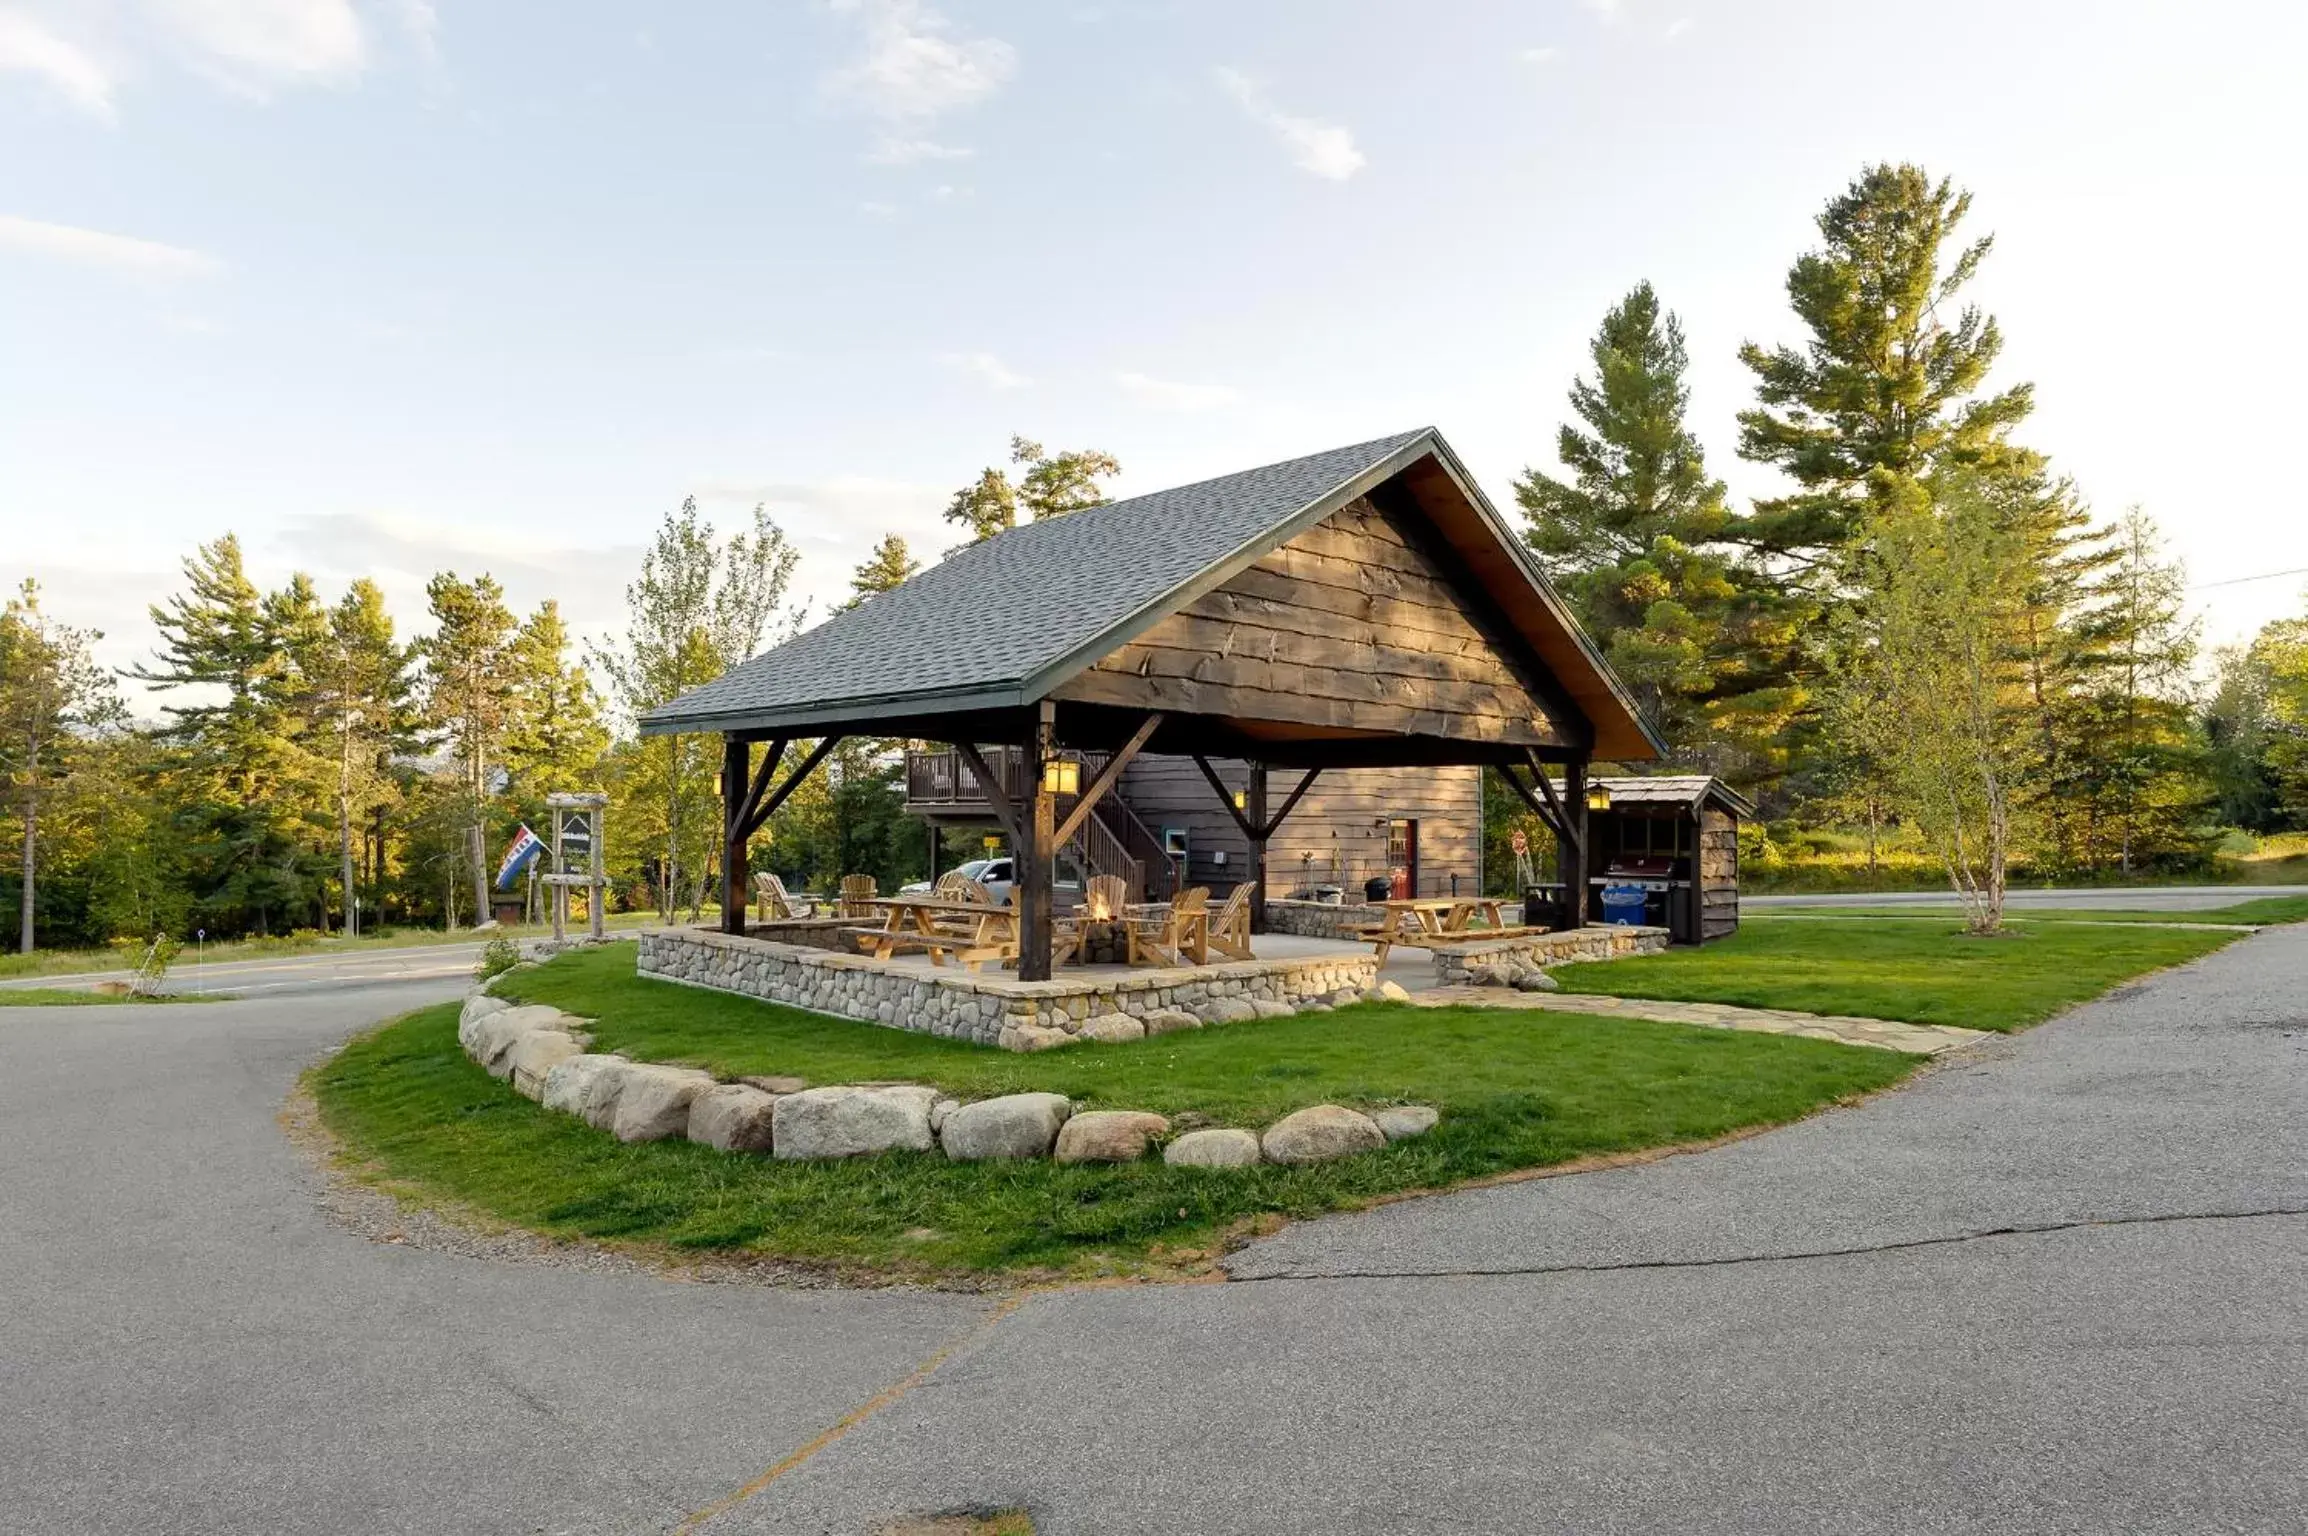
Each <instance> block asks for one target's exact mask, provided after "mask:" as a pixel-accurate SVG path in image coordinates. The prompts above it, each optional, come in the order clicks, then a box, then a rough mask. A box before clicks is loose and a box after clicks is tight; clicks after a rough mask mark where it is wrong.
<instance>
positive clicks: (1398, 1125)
mask: <svg viewBox="0 0 2308 1536" xmlns="http://www.w3.org/2000/svg"><path fill="white" fill-rule="evenodd" d="M1441 1118H1442V1111H1441V1110H1438V1109H1430V1108H1428V1107H1427V1106H1426V1105H1424V1104H1396V1105H1394V1106H1392V1107H1391V1108H1387V1109H1374V1110H1372V1111H1371V1112H1370V1122H1371V1124H1373V1125H1375V1126H1377V1127H1378V1129H1379V1133H1380V1134H1381V1135H1383V1136H1384V1137H1386V1139H1387V1140H1389V1141H1405V1140H1408V1139H1409V1138H1410V1137H1413V1136H1424V1135H1425V1134H1426V1133H1427V1132H1429V1131H1431V1130H1433V1129H1434V1128H1435V1122H1436V1121H1437V1120H1440V1119H1441Z"/></svg>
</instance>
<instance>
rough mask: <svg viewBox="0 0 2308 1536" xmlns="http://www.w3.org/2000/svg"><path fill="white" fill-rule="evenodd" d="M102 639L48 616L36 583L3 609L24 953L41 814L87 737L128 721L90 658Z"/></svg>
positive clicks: (1, 642) (1, 690)
mask: <svg viewBox="0 0 2308 1536" xmlns="http://www.w3.org/2000/svg"><path fill="white" fill-rule="evenodd" d="M102 638H103V637H102V635H100V634H98V633H97V632H95V631H93V630H82V629H72V628H69V627H67V626H65V625H62V624H59V623H56V622H55V621H54V620H52V619H50V618H49V617H48V615H47V614H45V613H43V612H42V611H41V608H40V585H39V583H37V582H34V581H26V582H25V583H24V585H23V586H22V587H21V588H20V589H19V590H18V592H17V595H16V596H15V597H13V598H11V599H9V602H8V606H7V608H6V609H5V610H0V784H5V785H6V787H7V791H8V799H9V803H10V805H11V806H12V808H13V809H14V810H15V812H16V815H17V819H18V822H19V827H18V831H19V834H20V841H19V844H18V848H19V863H18V866H17V871H18V873H17V880H18V887H17V900H18V907H19V911H18V930H17V946H18V948H19V949H20V950H21V951H22V952H23V953H25V954H30V953H31V952H32V947H33V940H34V927H35V919H36V916H37V912H38V895H37V890H36V887H37V881H38V866H39V852H40V815H41V811H42V809H43V807H44V806H45V804H46V803H47V801H48V799H49V797H50V796H51V795H53V794H56V793H58V792H59V791H61V790H63V789H64V788H65V787H66V786H67V785H68V784H69V782H70V781H71V779H72V777H73V776H74V775H75V774H76V773H78V772H80V771H81V770H82V765H83V763H84V761H85V759H86V758H87V756H88V755H89V754H88V753H87V752H86V751H85V750H84V748H85V746H86V741H87V737H88V736H89V735H90V734H91V733H93V732H95V731H96V730H98V729H99V728H102V727H107V726H113V725H118V724H120V723H121V722H122V721H123V720H124V718H125V715H124V712H123V710H122V708H121V704H120V698H119V694H118V691H117V690H116V689H115V688H114V686H113V682H112V677H111V674H110V673H108V672H106V671H105V670H104V669H103V668H101V667H99V666H97V665H96V662H95V661H94V659H93V658H92V656H91V654H90V648H91V647H92V646H93V644H94V643H95V642H96V641H97V640H100V639H102Z"/></svg>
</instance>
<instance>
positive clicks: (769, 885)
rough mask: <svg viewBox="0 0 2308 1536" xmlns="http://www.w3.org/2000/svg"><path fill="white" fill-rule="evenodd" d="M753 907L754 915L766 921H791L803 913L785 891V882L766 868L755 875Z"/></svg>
mask: <svg viewBox="0 0 2308 1536" xmlns="http://www.w3.org/2000/svg"><path fill="white" fill-rule="evenodd" d="M753 907H754V915H755V916H757V917H759V918H760V919H761V920H762V921H763V922H765V923H790V922H793V921H794V920H796V919H797V918H799V917H801V916H802V915H803V914H802V911H801V908H800V907H799V906H797V905H796V904H795V902H794V899H793V898H792V897H791V896H788V895H787V894H786V893H785V882H784V881H783V880H780V879H778V878H777V875H776V873H775V872H774V871H771V870H766V869H765V870H763V871H762V872H761V873H760V874H758V875H755V876H754V877H753Z"/></svg>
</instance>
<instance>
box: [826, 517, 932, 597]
mask: <svg viewBox="0 0 2308 1536" xmlns="http://www.w3.org/2000/svg"><path fill="white" fill-rule="evenodd" d="M921 568H922V563H921V562H920V561H919V560H916V559H914V558H912V557H911V555H909V554H908V553H907V551H906V541H905V540H904V539H901V538H899V537H898V536H897V535H896V534H894V533H885V534H883V535H882V541H881V542H880V543H879V544H876V545H875V546H874V552H873V553H872V554H871V555H870V556H868V557H867V558H866V560H865V562H864V563H863V564H861V565H859V566H858V568H857V569H856V570H855V571H854V572H852V573H851V575H850V579H849V590H850V600H849V601H848V602H846V603H844V604H843V605H842V606H843V607H844V608H855V607H857V606H858V605H859V604H860V603H863V602H864V601H865V600H866V599H867V598H870V597H879V596H881V595H882V594H883V593H884V592H894V591H896V590H897V589H898V587H899V586H900V585H902V584H903V583H904V582H905V580H906V578H907V577H909V576H911V575H913V574H914V572H916V571H918V570H920V569H921Z"/></svg>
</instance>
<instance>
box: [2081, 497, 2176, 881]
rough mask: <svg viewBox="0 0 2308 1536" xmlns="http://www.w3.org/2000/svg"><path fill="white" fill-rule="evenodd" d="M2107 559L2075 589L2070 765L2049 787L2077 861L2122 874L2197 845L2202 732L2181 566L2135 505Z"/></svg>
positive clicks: (2116, 532)
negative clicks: (2072, 835)
mask: <svg viewBox="0 0 2308 1536" xmlns="http://www.w3.org/2000/svg"><path fill="white" fill-rule="evenodd" d="M2112 535H2113V537H2112V538H2111V540H2110V552H2111V554H2112V557H2113V558H2112V559H2111V560H2110V561H2109V562H2108V563H2107V565H2106V567H2105V568H2104V570H2102V571H2101V572H2100V573H2099V574H2098V575H2097V576H2096V578H2095V579H2094V580H2092V581H2091V582H2090V583H2089V584H2088V585H2087V586H2086V587H2085V589H2084V591H2083V592H2082V593H2081V594H2080V602H2079V606H2078V611H2077V613H2076V616H2075V619H2074V630H2075V635H2076V642H2077V643H2076V654H2075V657H2074V659H2073V661H2072V663H2071V665H2070V668H2069V671H2070V674H2071V688H2072V690H2073V711H2072V712H2073V715H2074V717H2075V724H2074V727H2073V730H2072V732H2071V735H2072V741H2071V742H2070V743H2069V744H2068V745H2069V749H2070V752H2071V754H2072V756H2073V758H2074V759H2075V760H2076V762H2077V763H2078V764H2080V765H2081V766H2080V768H2079V770H2078V771H2076V772H2074V773H2072V774H2068V775H2063V776H2062V777H2063V779H2064V782H2061V783H2060V784H2059V785H2058V798H2059V799H2060V801H2061V802H2062V803H2063V805H2064V808H2065V812H2066V818H2067V822H2068V825H2069V826H2070V827H2074V828H2078V829H2079V830H2080V836H2078V837H2077V838H2076V839H2075V852H2076V855H2077V856H2078V858H2079V861H2080V862H2081V863H2082V864H2083V865H2084V867H2086V868H2090V869H2098V868H2101V867H2104V866H2105V865H2107V864H2108V863H2111V862H2112V863H2113V864H2114V865H2115V866H2116V868H2117V869H2119V870H2121V871H2122V872H2123V873H2125V874H2131V873H2134V872H2136V871H2137V870H2138V869H2140V868H2141V867H2142V866H2143V865H2146V864H2152V863H2156V862H2159V861H2163V862H2172V861H2185V860H2188V859H2191V858H2193V857H2196V856H2199V855H2200V854H2201V853H2202V851H2203V839H2202V837H2201V835H2200V833H2199V832H2198V830H2197V823H2198V822H2199V820H2200V819H2201V816H2202V814H2203V812H2204V810H2205V809H2206V804H2207V799H2208V786H2207V780H2206V773H2207V764H2206V762H2205V757H2204V751H2205V743H2204V741H2203V738H2202V737H2201V735H2200V734H2199V732H2198V727H2197V719H2196V708H2195V706H2194V704H2193V702H2192V701H2191V700H2190V698H2189V690H2190V687H2191V674H2192V673H2193V671H2194V668H2195V662H2196V646H2197V625H2196V624H2195V623H2194V622H2193V621H2191V620H2189V619H2188V618H2187V617H2186V616H2185V609H2186V600H2187V599H2186V593H2187V577H2186V575H2185V574H2184V573H2183V572H2182V571H2181V569H2180V567H2179V566H2178V565H2177V564H2175V563H2173V562H2171V561H2169V560H2167V559H2166V558H2165V557H2164V554H2163V537H2162V535H2161V534H2160V533H2159V532H2158V531H2157V528H2156V525H2155V522H2154V520H2153V519H2151V518H2150V517H2149V516H2148V515H2147V514H2146V513H2145V512H2144V511H2142V510H2141V509H2140V508H2138V507H2133V508H2131V509H2130V510H2129V511H2128V512H2126V513H2125V515H2124V517H2123V519H2122V521H2121V522H2119V523H2118V524H2117V525H2116V526H2115V528H2114V529H2113V530H2112Z"/></svg>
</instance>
